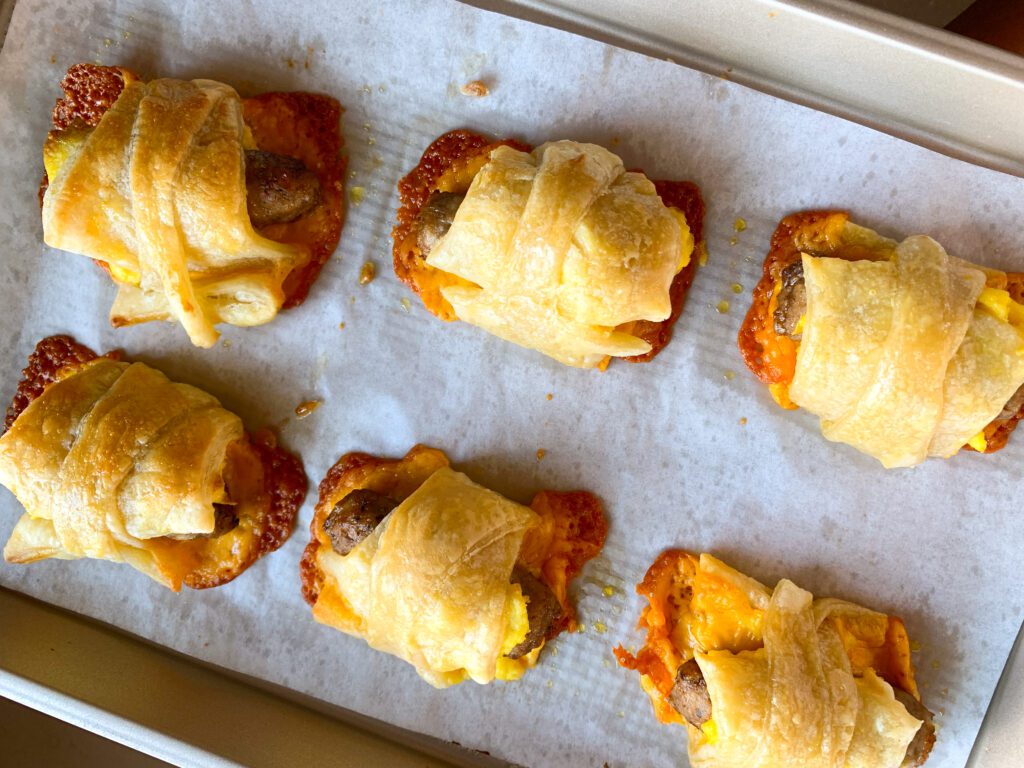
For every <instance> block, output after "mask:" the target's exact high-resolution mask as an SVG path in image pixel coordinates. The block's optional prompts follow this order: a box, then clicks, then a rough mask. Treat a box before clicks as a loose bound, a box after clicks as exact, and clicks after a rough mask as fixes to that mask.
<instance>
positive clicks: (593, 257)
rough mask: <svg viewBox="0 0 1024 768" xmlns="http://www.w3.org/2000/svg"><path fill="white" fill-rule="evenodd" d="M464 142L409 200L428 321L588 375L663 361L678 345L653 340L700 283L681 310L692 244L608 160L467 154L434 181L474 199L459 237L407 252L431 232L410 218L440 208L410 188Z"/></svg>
mask: <svg viewBox="0 0 1024 768" xmlns="http://www.w3.org/2000/svg"><path fill="white" fill-rule="evenodd" d="M467 136H468V138H469V139H470V140H472V139H480V137H475V136H473V135H467ZM462 138H465V137H463V136H462V133H460V132H453V133H452V134H448V135H447V136H444V137H441V138H440V139H438V141H437V142H435V145H432V148H431V149H428V151H427V153H425V154H424V161H422V162H421V166H418V167H417V169H416V170H414V171H413V173H411V174H410V176H409V177H407V179H406V180H405V181H403V185H405V186H404V187H401V188H402V189H403V206H404V207H403V210H402V212H400V222H404V223H400V226H399V227H398V228H396V257H395V258H396V270H398V271H399V274H400V276H402V277H403V279H405V280H406V281H407V282H410V284H411V285H413V287H414V288H415V289H416V290H417V291H418V292H420V293H421V295H422V296H423V299H424V302H425V303H426V304H427V305H428V308H430V309H431V311H434V312H435V313H436V314H439V315H440V316H441V317H443V318H444V319H459V320H464V321H466V322H468V323H472V324H474V325H477V326H480V327H481V328H483V329H485V330H487V331H489V332H490V333H493V334H495V335H496V336H499V337H501V338H503V339H506V340H508V341H512V342H514V343H516V344H519V345H520V346H524V347H529V348H532V349H536V350H539V351H540V352H543V353H544V354H546V355H548V356H550V357H553V358H554V359H556V360H558V361H560V362H562V363H566V364H568V365H573V366H578V367H583V368H592V367H596V366H599V365H603V364H606V363H607V361H608V359H609V358H611V357H627V358H636V357H642V356H646V355H649V354H651V353H652V351H655V350H654V343H658V344H659V348H660V345H663V344H664V343H665V341H666V340H667V339H665V340H658V339H657V332H654V333H653V334H652V333H651V329H652V327H654V326H657V325H658V324H661V323H664V322H666V321H668V320H669V318H673V319H674V318H675V317H676V316H677V315H678V310H679V309H681V301H682V292H685V289H686V287H688V285H689V279H692V278H691V277H690V275H689V273H688V278H687V280H686V281H684V282H685V285H683V286H682V287H681V289H680V291H681V293H680V296H679V297H677V299H678V300H677V303H678V306H677V304H676V303H674V297H673V290H674V289H673V285H674V283H675V282H676V278H677V276H678V275H679V274H680V273H681V272H682V270H683V269H684V268H685V267H687V266H688V265H689V264H690V258H691V255H692V253H693V250H694V237H693V235H692V234H691V231H690V225H689V224H688V221H687V216H685V215H684V214H683V212H682V211H680V210H678V209H677V208H674V207H669V205H666V203H665V202H664V201H663V199H662V196H659V191H658V190H657V189H656V188H655V184H654V183H653V182H651V181H650V180H649V179H648V178H647V177H646V176H644V175H643V174H642V173H636V172H627V171H626V170H625V168H624V167H623V164H622V160H621V159H620V158H619V157H618V156H616V155H615V154H613V153H611V152H609V151H608V150H606V149H604V148H602V147H599V146H597V145H594V144H583V143H578V142H574V141H555V142H550V143H547V144H544V145H542V146H540V147H537V148H536V149H534V150H533V151H521V150H520V149H518V148H516V147H514V146H510V144H512V143H514V142H498V143H496V144H494V145H485V146H483V147H476V148H475V150H472V151H475V152H476V154H475V155H474V154H472V151H470V150H468V149H466V148H462V147H460V148H459V149H458V151H459V152H463V154H457V155H456V156H455V157H454V158H451V157H447V156H446V157H444V158H443V159H442V161H443V162H446V163H451V167H450V169H449V171H448V172H445V173H443V174H442V175H441V176H440V177H439V178H437V179H434V180H433V182H434V186H435V189H434V190H433V191H434V192H441V193H445V194H448V195H449V196H451V197H454V196H455V195H456V194H458V193H461V192H464V193H465V196H464V198H462V199H461V202H459V203H458V210H457V211H456V212H455V213H454V217H453V219H452V220H451V222H450V226H448V227H447V228H446V230H445V231H444V233H443V235H442V234H441V233H440V232H439V236H440V239H439V241H438V242H437V243H436V244H434V245H432V246H431V248H430V250H429V252H426V253H424V252H422V251H423V248H424V247H425V246H422V244H421V246H416V245H415V243H412V242H410V241H407V240H406V238H407V237H409V235H410V233H411V234H412V240H416V233H417V232H418V231H420V223H419V222H416V223H411V222H410V221H406V218H408V217H409V215H410V212H411V211H412V209H415V211H416V212H417V213H416V214H413V215H414V216H415V215H418V214H419V213H423V212H424V211H426V213H427V214H429V212H430V211H429V209H430V203H429V201H426V199H425V198H424V199H416V198H414V197H413V195H415V194H419V193H418V192H413V193H409V190H408V187H409V185H410V184H412V183H413V182H410V181H409V180H410V179H412V178H413V177H416V179H418V180H420V181H423V180H425V179H420V177H423V176H424V175H425V174H428V173H429V172H430V171H431V170H432V169H435V168H436V167H437V162H435V161H436V158H433V156H432V152H434V151H435V150H434V147H435V146H436V147H444V146H447V144H450V143H452V142H454V141H456V140H460V139H462ZM449 140H450V141H449ZM463 143H465V142H463ZM470 146H475V145H474V144H473V143H472V141H470ZM519 146H521V145H519ZM466 152H469V154H465V153H466ZM428 159H429V160H430V162H428ZM693 196H695V197H698V198H699V195H697V193H696V191H695V189H694V191H693ZM695 207H698V208H701V211H700V212H701V213H702V206H701V205H699V204H698V205H697V206H695ZM403 217H405V218H403ZM696 218H698V219H699V215H698V216H697V217H696ZM697 226H698V227H699V222H698V223H697ZM421 243H422V241H421ZM417 260H422V261H423V262H424V266H422V267H420V266H418V265H417V264H416V261H417ZM645 331H646V333H645ZM652 336H653V337H654V338H653V340H647V339H648V338H650V337H652Z"/></svg>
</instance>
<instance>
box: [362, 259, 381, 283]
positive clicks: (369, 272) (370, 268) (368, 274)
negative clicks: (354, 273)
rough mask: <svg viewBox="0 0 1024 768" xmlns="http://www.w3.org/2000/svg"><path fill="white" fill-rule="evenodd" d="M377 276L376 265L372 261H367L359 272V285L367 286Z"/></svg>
mask: <svg viewBox="0 0 1024 768" xmlns="http://www.w3.org/2000/svg"><path fill="white" fill-rule="evenodd" d="M376 276H377V265H376V264H374V263H373V262H372V261H367V262H366V263H364V264H363V266H362V268H361V269H360V270H359V284H360V285H369V284H370V283H372V282H373V279H374V278H375V277H376Z"/></svg>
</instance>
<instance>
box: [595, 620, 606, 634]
mask: <svg viewBox="0 0 1024 768" xmlns="http://www.w3.org/2000/svg"><path fill="white" fill-rule="evenodd" d="M594 631H595V632H597V634H599V635H603V634H604V633H605V632H607V631H608V625H607V624H605V623H604V622H603V621H595V622H594Z"/></svg>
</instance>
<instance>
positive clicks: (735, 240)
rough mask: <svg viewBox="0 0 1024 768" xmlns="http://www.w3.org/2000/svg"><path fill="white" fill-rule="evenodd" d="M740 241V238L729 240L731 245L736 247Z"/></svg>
mask: <svg viewBox="0 0 1024 768" xmlns="http://www.w3.org/2000/svg"><path fill="white" fill-rule="evenodd" d="M739 241H740V239H739V238H738V237H730V238H729V245H736V244H737V243H739Z"/></svg>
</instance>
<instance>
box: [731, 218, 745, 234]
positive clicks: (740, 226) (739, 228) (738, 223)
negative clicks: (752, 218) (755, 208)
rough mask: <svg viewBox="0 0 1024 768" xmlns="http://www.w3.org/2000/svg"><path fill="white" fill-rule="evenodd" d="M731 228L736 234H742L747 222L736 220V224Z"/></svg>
mask: <svg viewBox="0 0 1024 768" xmlns="http://www.w3.org/2000/svg"><path fill="white" fill-rule="evenodd" d="M732 227H733V229H735V230H736V231H737V232H742V231H743V230H745V229H746V228H747V222H746V220H744V219H739V218H737V219H736V222H735V223H734V224H733V225H732Z"/></svg>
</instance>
